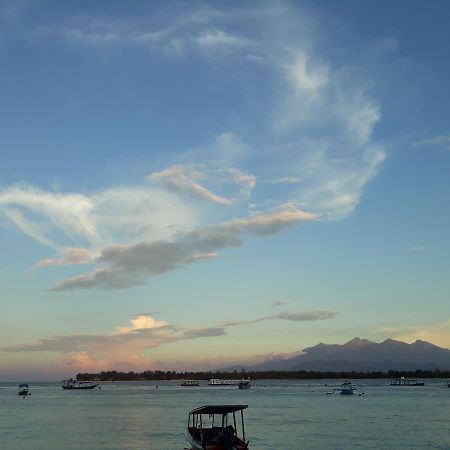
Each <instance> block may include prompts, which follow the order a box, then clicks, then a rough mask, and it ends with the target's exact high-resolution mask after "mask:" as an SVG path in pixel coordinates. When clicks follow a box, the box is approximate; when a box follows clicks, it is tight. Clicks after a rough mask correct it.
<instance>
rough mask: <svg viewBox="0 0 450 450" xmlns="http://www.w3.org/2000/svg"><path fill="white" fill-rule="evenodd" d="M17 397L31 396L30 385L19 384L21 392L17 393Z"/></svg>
mask: <svg viewBox="0 0 450 450" xmlns="http://www.w3.org/2000/svg"><path fill="white" fill-rule="evenodd" d="M17 395H20V396H22V397H25V396H27V395H31V393H30V387H29V386H28V384H26V383H21V384H19V392H18V393H17Z"/></svg>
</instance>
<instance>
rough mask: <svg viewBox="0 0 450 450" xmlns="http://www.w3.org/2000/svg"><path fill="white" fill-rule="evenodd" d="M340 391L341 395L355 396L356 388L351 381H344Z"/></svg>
mask: <svg viewBox="0 0 450 450" xmlns="http://www.w3.org/2000/svg"><path fill="white" fill-rule="evenodd" d="M339 390H340V392H341V395H353V391H354V390H355V387H354V386H353V384H352V383H351V381H344V382H343V383H342V385H341V387H340V388H339Z"/></svg>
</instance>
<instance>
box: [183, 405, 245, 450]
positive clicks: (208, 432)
mask: <svg viewBox="0 0 450 450" xmlns="http://www.w3.org/2000/svg"><path fill="white" fill-rule="evenodd" d="M247 406H248V405H206V406H201V407H200V408H196V409H193V410H192V411H191V412H190V413H189V416H188V427H187V433H186V439H187V440H188V442H189V444H191V445H192V447H193V449H199V450H247V449H248V442H246V441H245V427H244V409H246V408H247Z"/></svg>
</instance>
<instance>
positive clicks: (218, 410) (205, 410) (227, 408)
mask: <svg viewBox="0 0 450 450" xmlns="http://www.w3.org/2000/svg"><path fill="white" fill-rule="evenodd" d="M247 407H248V405H205V406H200V407H199V408H195V409H193V410H192V411H191V412H190V413H189V414H229V413H233V412H236V411H242V410H243V409H245V408H247Z"/></svg>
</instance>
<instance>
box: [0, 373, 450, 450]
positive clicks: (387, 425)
mask: <svg viewBox="0 0 450 450" xmlns="http://www.w3.org/2000/svg"><path fill="white" fill-rule="evenodd" d="M386 382H387V381H386V380H374V381H372V380H364V381H360V380H356V381H355V385H356V387H357V390H356V394H355V395H353V396H348V397H346V396H342V395H339V394H337V393H335V394H333V395H327V394H326V392H328V391H330V390H331V389H332V387H331V386H334V385H337V383H338V382H336V380H330V381H327V380H317V381H315V380H308V381H264V382H262V381H261V382H255V383H254V386H253V387H252V388H251V389H250V390H248V391H239V390H238V389H236V388H212V387H207V386H205V387H199V388H182V387H180V386H178V383H177V382H158V383H154V382H133V383H127V382H117V383H105V384H103V385H102V389H101V390H94V391H86V392H67V391H63V390H62V389H61V388H60V386H59V385H57V384H55V383H41V384H36V385H33V384H32V385H31V386H30V387H31V391H32V395H31V397H29V398H26V399H22V398H20V397H18V396H17V386H18V384H17V383H2V384H1V386H3V387H4V386H6V387H7V389H0V436H1V440H0V449H1V450H61V449H62V448H64V449H65V450H79V449H90V450H182V449H184V448H185V447H187V442H186V441H185V439H184V436H183V433H184V432H185V430H186V425H187V415H188V412H189V411H190V410H191V409H194V408H195V407H198V406H201V405H204V404H215V403H218V404H230V403H231V404H248V405H249V407H248V409H247V410H246V411H245V419H246V422H245V425H246V435H247V439H248V440H250V449H252V450H284V449H292V450H297V449H298V450H300V449H301V450H339V449H342V450H344V449H345V450H352V449H354V450H383V449H386V450H388V449H389V450H392V449H395V450H409V449H418V450H419V449H420V450H424V449H430V450H431V449H436V450H447V449H450V436H449V432H448V431H449V428H448V420H449V417H450V389H446V388H444V380H426V385H425V386H424V387H420V388H395V387H390V386H386ZM156 384H158V386H159V388H158V389H156V387H155V386H156ZM324 384H328V386H324ZM360 392H364V393H365V394H364V396H361V397H360V396H358V395H357V394H358V393H360Z"/></svg>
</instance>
